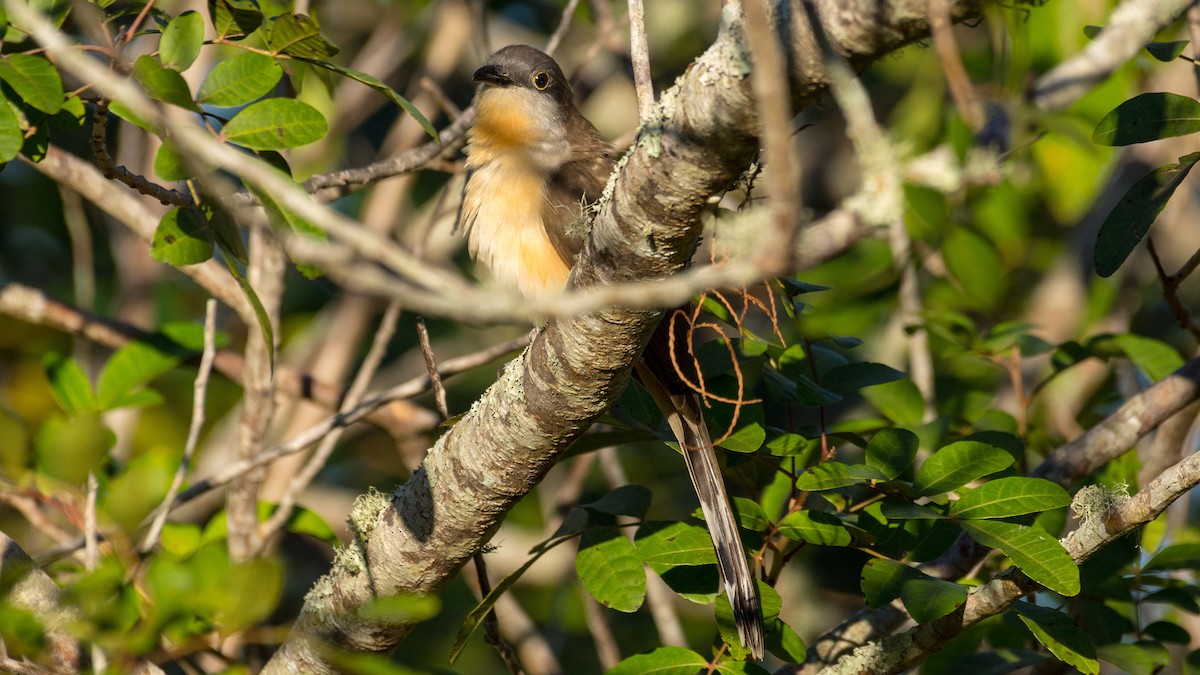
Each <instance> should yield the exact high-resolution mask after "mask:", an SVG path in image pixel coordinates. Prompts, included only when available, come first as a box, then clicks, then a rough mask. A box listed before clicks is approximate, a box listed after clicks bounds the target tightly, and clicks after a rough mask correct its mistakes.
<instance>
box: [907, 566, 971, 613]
mask: <svg viewBox="0 0 1200 675" xmlns="http://www.w3.org/2000/svg"><path fill="white" fill-rule="evenodd" d="M966 599H967V587H966V586H963V585H961V584H956V583H954V582H953V581H946V580H944V579H933V578H930V577H923V578H920V579H912V580H911V581H907V582H905V583H904V585H903V587H902V588H901V590H900V600H901V601H902V602H903V603H904V608H905V609H907V610H908V613H909V615H911V616H912V618H913V619H915V620H916V621H917V622H919V623H924V622H926V621H932V620H934V619H936V618H938V617H941V616H946V615H947V614H949V613H950V612H953V611H954V610H955V609H958V606H959V605H961V604H963V602H965V601H966Z"/></svg>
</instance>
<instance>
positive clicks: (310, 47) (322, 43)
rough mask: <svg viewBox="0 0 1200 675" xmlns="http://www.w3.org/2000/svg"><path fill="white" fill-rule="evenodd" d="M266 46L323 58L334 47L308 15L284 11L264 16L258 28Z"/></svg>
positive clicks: (275, 49) (282, 52)
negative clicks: (276, 14)
mask: <svg viewBox="0 0 1200 675" xmlns="http://www.w3.org/2000/svg"><path fill="white" fill-rule="evenodd" d="M259 32H261V33H262V36H263V41H264V42H266V43H267V49H268V50H270V51H271V53H273V54H276V55H278V54H287V55H288V56H295V57H299V58H304V59H327V58H329V57H331V56H333V55H334V54H337V53H338V48H337V46H335V45H334V44H333V43H332V42H330V41H329V40H326V39H325V36H324V35H321V29H320V28H318V27H317V22H316V21H314V20H313V19H312V17H310V16H308V15H305V14H295V13H293V12H286V13H284V14H280V15H279V16H273V17H271V18H270V19H267V21H266V23H264V24H263V25H262V27H261V28H260V29H259Z"/></svg>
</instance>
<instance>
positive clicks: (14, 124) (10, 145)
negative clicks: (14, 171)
mask: <svg viewBox="0 0 1200 675" xmlns="http://www.w3.org/2000/svg"><path fill="white" fill-rule="evenodd" d="M24 144H25V134H23V133H21V120H20V118H18V117H17V113H16V111H14V110H13V109H12V106H10V105H9V104H8V99H7V98H5V97H4V96H0V164H3V163H4V162H7V161H9V160H11V159H13V158H15V157H16V156H17V155H18V154H19V153H20V152H21V146H22V145H24Z"/></svg>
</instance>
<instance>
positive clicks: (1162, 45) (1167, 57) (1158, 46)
mask: <svg viewBox="0 0 1200 675" xmlns="http://www.w3.org/2000/svg"><path fill="white" fill-rule="evenodd" d="M1187 46H1188V41H1187V40H1171V41H1170V42H1151V43H1150V44H1148V45H1146V51H1148V52H1150V56H1153V57H1154V58H1155V59H1158V60H1159V61H1162V62H1163V63H1170V62H1171V61H1174V60H1175V59H1177V58H1179V55H1180V54H1182V53H1183V50H1185V49H1187Z"/></svg>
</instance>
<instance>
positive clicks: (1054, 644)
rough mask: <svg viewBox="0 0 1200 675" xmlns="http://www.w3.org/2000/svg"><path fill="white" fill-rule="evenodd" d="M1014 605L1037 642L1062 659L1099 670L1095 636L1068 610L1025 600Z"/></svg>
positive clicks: (1083, 669) (1092, 671)
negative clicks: (1070, 614) (1078, 624)
mask: <svg viewBox="0 0 1200 675" xmlns="http://www.w3.org/2000/svg"><path fill="white" fill-rule="evenodd" d="M1012 609H1013V611H1014V612H1016V613H1017V616H1018V617H1020V619H1021V621H1022V622H1023V623H1024V624H1025V625H1026V626H1027V627H1028V628H1029V631H1030V632H1031V633H1033V635H1034V637H1036V638H1037V639H1038V642H1041V643H1042V644H1044V645H1046V648H1047V649H1049V650H1050V653H1052V654H1054V655H1055V656H1056V657H1058V659H1059V660H1060V661H1062V662H1064V663H1067V664H1069V665H1072V666H1075V667H1076V668H1078V669H1079V671H1080V672H1082V673H1088V674H1092V675H1094V674H1095V673H1099V672H1100V664H1099V663H1098V662H1097V661H1096V646H1095V645H1094V644H1093V643H1092V639H1091V638H1090V637H1088V635H1087V633H1085V632H1083V631H1082V630H1081V629H1080V628H1079V626H1076V625H1075V622H1074V621H1071V618H1070V617H1068V616H1067V615H1066V614H1063V613H1062V612H1060V611H1058V610H1055V609H1050V608H1049V607H1041V606H1039V605H1034V604H1030V603H1028V602H1024V601H1020V602H1016V603H1013V606H1012Z"/></svg>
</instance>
